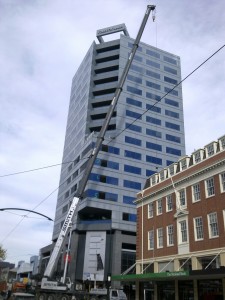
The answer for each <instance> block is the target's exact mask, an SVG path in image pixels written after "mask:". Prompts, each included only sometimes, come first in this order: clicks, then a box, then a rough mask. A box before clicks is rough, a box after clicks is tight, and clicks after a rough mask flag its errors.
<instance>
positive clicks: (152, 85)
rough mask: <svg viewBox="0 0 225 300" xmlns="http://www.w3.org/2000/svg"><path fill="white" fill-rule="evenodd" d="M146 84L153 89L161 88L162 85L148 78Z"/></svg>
mask: <svg viewBox="0 0 225 300" xmlns="http://www.w3.org/2000/svg"><path fill="white" fill-rule="evenodd" d="M146 86H148V87H150V88H152V89H156V90H161V85H160V84H156V83H154V82H151V81H147V80H146Z"/></svg>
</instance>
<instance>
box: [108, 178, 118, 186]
mask: <svg viewBox="0 0 225 300" xmlns="http://www.w3.org/2000/svg"><path fill="white" fill-rule="evenodd" d="M106 183H108V184H112V185H118V184H119V180H118V178H115V177H111V176H106Z"/></svg>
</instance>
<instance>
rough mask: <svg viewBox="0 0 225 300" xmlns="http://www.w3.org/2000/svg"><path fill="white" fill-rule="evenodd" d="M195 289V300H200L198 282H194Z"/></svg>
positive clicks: (195, 280)
mask: <svg viewBox="0 0 225 300" xmlns="http://www.w3.org/2000/svg"><path fill="white" fill-rule="evenodd" d="M193 288H194V300H198V280H197V279H194V280H193Z"/></svg>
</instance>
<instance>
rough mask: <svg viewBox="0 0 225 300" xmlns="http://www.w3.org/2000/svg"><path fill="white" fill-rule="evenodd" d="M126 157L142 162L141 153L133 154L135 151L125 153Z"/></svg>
mask: <svg viewBox="0 0 225 300" xmlns="http://www.w3.org/2000/svg"><path fill="white" fill-rule="evenodd" d="M124 156H125V157H129V158H133V159H138V160H141V153H137V152H133V151H129V150H125V151H124Z"/></svg>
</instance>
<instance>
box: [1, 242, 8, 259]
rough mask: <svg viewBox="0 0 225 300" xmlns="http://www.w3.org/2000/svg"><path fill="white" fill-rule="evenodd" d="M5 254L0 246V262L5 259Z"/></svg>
mask: <svg viewBox="0 0 225 300" xmlns="http://www.w3.org/2000/svg"><path fill="white" fill-rule="evenodd" d="M6 253H7V251H6V250H5V249H3V248H2V246H1V245H0V260H5V259H6Z"/></svg>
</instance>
